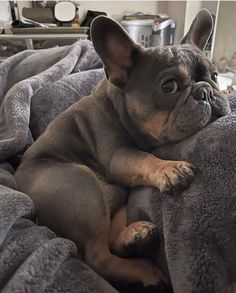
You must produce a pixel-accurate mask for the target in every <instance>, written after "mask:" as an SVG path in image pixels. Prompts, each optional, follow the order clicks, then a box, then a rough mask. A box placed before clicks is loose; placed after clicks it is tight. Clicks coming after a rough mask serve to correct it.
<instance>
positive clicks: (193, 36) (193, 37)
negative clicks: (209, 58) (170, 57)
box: [181, 9, 213, 51]
mask: <svg viewBox="0 0 236 293" xmlns="http://www.w3.org/2000/svg"><path fill="white" fill-rule="evenodd" d="M212 29H213V19H212V16H211V14H210V12H209V11H208V10H207V9H202V10H200V11H199V12H198V14H197V15H196V17H195V18H194V20H193V22H192V24H191V27H190V29H189V31H188V33H187V34H186V36H185V37H184V38H183V40H182V41H181V44H186V43H189V44H194V45H195V46H197V47H198V48H199V49H200V50H202V51H203V50H204V48H205V46H206V44H207V41H208V39H209V37H210V35H211V33H212Z"/></svg>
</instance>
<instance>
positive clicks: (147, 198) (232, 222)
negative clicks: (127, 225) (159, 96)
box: [129, 95, 236, 293]
mask: <svg viewBox="0 0 236 293" xmlns="http://www.w3.org/2000/svg"><path fill="white" fill-rule="evenodd" d="M230 102H231V108H232V114H231V115H230V116H225V117H222V118H220V119H218V120H217V121H215V122H214V123H212V124H210V125H208V126H207V127H206V128H205V129H202V130H201V131H200V132H198V133H197V134H196V135H194V136H192V137H190V138H188V139H186V140H184V141H182V142H180V143H178V144H174V145H170V146H168V147H166V146H165V147H162V148H159V149H158V150H156V151H155V154H156V155H158V156H159V157H161V158H164V159H173V160H186V161H188V162H190V163H192V164H193V165H195V166H196V167H197V168H198V172H197V174H196V177H195V180H194V182H193V183H192V185H191V186H190V187H189V188H188V189H187V190H186V191H185V192H183V193H182V194H181V195H179V196H169V195H165V194H160V193H159V192H158V191H157V190H154V189H152V188H140V189H138V188H137V189H136V190H134V191H133V193H132V194H131V195H130V197H129V207H130V208H129V221H131V222H132V221H134V220H137V219H146V220H151V221H153V222H155V223H157V225H158V226H159V227H160V231H162V234H163V238H164V248H165V252H166V258H167V263H168V267H169V271H170V276H171V280H172V284H173V288H174V292H175V293H183V292H185V293H213V292H214V293H227V292H233V293H235V292H236V148H235V145H236V98H235V96H233V95H232V96H231V97H230Z"/></svg>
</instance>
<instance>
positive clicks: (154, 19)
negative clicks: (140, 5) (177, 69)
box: [120, 13, 175, 48]
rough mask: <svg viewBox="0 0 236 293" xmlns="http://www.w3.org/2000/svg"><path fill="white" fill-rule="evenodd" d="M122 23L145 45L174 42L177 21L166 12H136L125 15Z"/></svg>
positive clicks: (134, 38) (135, 38) (160, 44)
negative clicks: (149, 13) (147, 13)
mask: <svg viewBox="0 0 236 293" xmlns="http://www.w3.org/2000/svg"><path fill="white" fill-rule="evenodd" d="M120 23H121V25H122V26H123V27H124V29H125V30H126V31H127V32H128V33H129V35H130V36H131V38H132V39H133V40H134V41H135V42H137V43H138V44H139V45H141V46H143V47H146V48H147V47H156V46H165V45H172V44H173V43H174V32H175V21H174V20H173V19H171V18H169V17H168V16H167V15H165V14H159V15H146V14H141V13H136V14H132V15H126V16H124V17H123V19H122V20H121V22H120Z"/></svg>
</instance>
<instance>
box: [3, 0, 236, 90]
mask: <svg viewBox="0 0 236 293" xmlns="http://www.w3.org/2000/svg"><path fill="white" fill-rule="evenodd" d="M202 8H207V9H208V10H209V11H210V12H211V14H212V17H213V19H214V24H215V25H214V31H213V33H212V36H211V38H210V40H209V42H208V44H207V47H206V51H205V54H206V55H207V56H208V57H209V58H210V59H211V60H212V62H214V63H215V64H216V65H217V67H218V70H219V72H220V74H219V83H220V87H221V89H222V90H226V89H228V90H229V91H233V90H235V89H236V88H235V84H236V21H235V18H236V2H235V1H46V0H44V1H0V61H2V60H4V59H5V58H7V57H9V56H12V55H14V54H16V53H17V52H20V51H22V50H25V49H33V48H34V49H41V48H48V47H53V46H62V45H66V44H71V43H73V42H75V41H77V40H81V39H87V38H89V27H90V24H91V22H92V20H93V18H94V17H96V16H97V15H100V14H103V15H108V16H110V17H112V18H114V19H116V20H118V21H119V22H120V23H121V25H122V26H123V27H124V28H125V29H126V30H127V31H128V32H129V34H130V35H131V37H132V38H133V39H134V40H135V41H136V42H138V43H139V44H140V45H142V46H145V47H150V46H154V47H155V46H162V45H172V44H175V43H179V42H180V40H181V39H182V37H183V36H184V34H185V33H186V32H187V30H188V29H189V26H190V24H191V22H192V20H193V18H194V16H195V15H196V14H197V12H198V11H199V10H201V9H202Z"/></svg>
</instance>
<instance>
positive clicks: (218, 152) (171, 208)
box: [0, 41, 236, 293]
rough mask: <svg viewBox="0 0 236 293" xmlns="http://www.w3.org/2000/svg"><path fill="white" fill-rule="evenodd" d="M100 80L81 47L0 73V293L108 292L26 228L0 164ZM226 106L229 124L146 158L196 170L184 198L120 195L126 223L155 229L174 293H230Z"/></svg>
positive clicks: (234, 203)
mask: <svg viewBox="0 0 236 293" xmlns="http://www.w3.org/2000/svg"><path fill="white" fill-rule="evenodd" d="M103 76H104V73H103V70H102V69H101V63H100V60H99V58H98V56H97V55H96V53H95V52H94V50H93V48H92V46H91V44H90V43H89V42H85V41H84V42H78V43H75V44H74V45H72V46H68V47H63V48H55V49H54V48H53V49H48V50H42V51H25V52H22V53H20V54H18V55H16V56H13V57H11V58H9V59H8V60H6V61H5V62H3V63H2V64H1V65H0V97H1V99H2V100H3V104H2V107H1V109H0V111H1V113H0V158H1V160H2V163H1V164H0V184H2V185H1V186H0V210H1V213H0V291H1V292H36V293H37V292H42V291H45V292H115V290H114V289H113V288H112V287H111V286H110V285H108V283H107V282H105V281H104V280H103V279H101V278H100V277H98V276H97V274H95V273H94V272H93V271H92V270H90V269H89V268H87V266H85V265H84V264H83V263H82V262H80V261H79V259H78V257H77V249H76V247H75V245H74V244H73V243H72V242H71V241H69V240H65V239H61V238H57V237H56V235H55V234H54V233H53V232H51V231H50V230H48V229H47V228H45V227H39V226H37V225H36V224H35V223H34V208H33V204H32V201H31V200H30V199H29V198H28V197H27V196H26V195H24V194H22V193H19V192H17V191H15V190H14V189H15V188H16V183H15V181H14V177H13V173H14V169H13V168H12V167H11V165H10V164H9V163H8V162H6V161H5V162H4V160H6V159H7V158H9V157H10V156H12V155H16V154H18V153H20V152H21V151H23V150H24V149H25V148H27V146H28V145H29V144H31V143H32V142H33V138H37V137H38V135H40V134H41V133H42V132H43V131H44V129H45V127H46V126H47V125H48V123H49V122H50V121H51V120H52V119H53V118H54V117H55V116H56V115H57V114H58V113H59V112H61V111H63V110H64V109H66V108H67V107H68V106H69V105H71V104H72V103H73V102H74V101H76V100H78V99H79V98H80V97H82V96H83V95H87V94H89V93H90V91H91V89H92V87H93V86H94V85H96V84H97V83H98V81H99V80H100V79H102V78H103ZM8 89H9V91H8ZM230 102H231V107H232V109H233V112H232V114H231V115H230V116H225V117H223V118H221V119H219V120H217V121H215V122H214V123H212V124H211V125H209V126H207V127H206V128H205V129H203V130H201V131H200V132H199V133H197V134H196V135H194V136H192V137H190V138H188V139H186V140H185V141H183V142H181V143H178V144H174V145H170V146H168V147H163V148H159V149H158V150H156V154H158V155H159V156H160V157H162V158H166V159H178V160H179V159H184V160H187V161H189V162H191V163H193V164H194V165H195V166H196V167H198V169H199V171H198V174H197V175H196V177H195V180H194V182H193V183H192V185H191V187H190V188H189V189H188V190H186V191H185V192H184V193H183V194H181V195H179V196H176V197H173V196H168V195H165V194H163V195H162V194H160V193H159V192H158V191H157V190H154V189H152V188H137V189H134V190H133V191H132V194H131V195H130V199H129V221H133V220H142V219H149V220H152V221H153V222H155V223H157V224H158V226H159V227H160V239H163V243H162V245H161V246H160V247H158V248H157V250H158V252H159V255H162V254H165V253H166V259H165V257H164V258H163V259H162V261H161V260H160V258H159V263H160V264H161V266H163V269H165V268H164V266H165V265H166V264H167V265H168V267H169V271H170V276H171V280H172V283H173V288H174V291H175V292H177V293H183V292H185V293H190V292H191V293H203V292H204V293H211V292H212V293H213V292H214V293H218V292H219V293H229V292H231V293H232V292H236V290H235V289H233V286H235V285H234V284H235V281H236V276H235V272H236V234H235V233H236V229H235V228H236V227H235V223H236V212H235V211H236V195H235V186H236V184H235V183H236V182H235V181H236V176H235V166H236V162H235V160H236V156H235V155H236V154H235V152H236V150H235V145H236V132H235V129H236V98H235V97H233V96H232V97H231V98H230ZM153 253H154V252H153ZM233 290H235V291H233Z"/></svg>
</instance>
